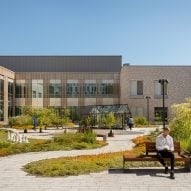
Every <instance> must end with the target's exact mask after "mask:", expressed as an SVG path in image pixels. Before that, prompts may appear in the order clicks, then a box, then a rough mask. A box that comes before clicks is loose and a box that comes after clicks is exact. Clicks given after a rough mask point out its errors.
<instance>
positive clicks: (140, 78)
mask: <svg viewBox="0 0 191 191" xmlns="http://www.w3.org/2000/svg"><path fill="white" fill-rule="evenodd" d="M159 79H168V82H169V83H168V84H166V85H165V91H164V93H165V110H166V115H168V117H169V116H170V115H171V113H170V107H171V105H172V104H174V103H181V102H183V101H184V99H185V98H187V97H191V85H190V81H191V66H133V65H129V64H124V65H123V66H122V57H121V56H0V121H1V122H4V123H7V121H8V118H9V117H11V116H16V115H20V113H21V108H22V106H24V105H32V106H35V107H54V108H56V109H58V110H59V109H61V108H65V107H69V108H70V109H71V110H72V112H73V113H82V112H83V110H84V109H85V108H86V107H89V106H95V105H118V104H128V106H129V108H130V110H131V113H132V114H133V116H145V117H147V116H148V112H149V117H150V120H151V121H155V120H156V119H157V118H158V117H160V116H161V115H162V93H163V92H162V88H161V84H160V83H159V82H158V81H159ZM146 96H149V97H150V99H149V108H148V107H147V106H148V105H147V100H146V99H145V97H146Z"/></svg>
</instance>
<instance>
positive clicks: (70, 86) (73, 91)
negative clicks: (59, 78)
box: [66, 83, 80, 97]
mask: <svg viewBox="0 0 191 191" xmlns="http://www.w3.org/2000/svg"><path fill="white" fill-rule="evenodd" d="M66 90H67V96H71V97H78V95H79V94H80V86H79V84H78V83H67V88H66Z"/></svg>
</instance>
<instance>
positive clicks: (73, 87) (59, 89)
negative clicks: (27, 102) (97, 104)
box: [15, 82, 119, 98]
mask: <svg viewBox="0 0 191 191" xmlns="http://www.w3.org/2000/svg"><path fill="white" fill-rule="evenodd" d="M31 89H32V95H31V97H32V98H43V97H49V98H61V97H65V96H66V97H79V96H84V97H94V96H97V95H100V96H111V97H113V96H117V95H118V94H119V85H118V84H108V83H107V84H104V83H102V84H93V83H87V84H79V83H68V84H65V85H63V86H62V85H61V83H50V84H43V83H42V82H40V83H32V87H31V88H30V85H26V84H18V83H17V84H16V89H15V94H16V98H27V97H30V91H31Z"/></svg>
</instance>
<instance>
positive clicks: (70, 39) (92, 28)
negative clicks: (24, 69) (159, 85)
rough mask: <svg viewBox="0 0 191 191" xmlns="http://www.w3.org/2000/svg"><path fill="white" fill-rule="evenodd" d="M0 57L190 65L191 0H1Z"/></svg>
mask: <svg viewBox="0 0 191 191" xmlns="http://www.w3.org/2000/svg"><path fill="white" fill-rule="evenodd" d="M0 55H122V56H123V63H127V62H128V63H131V64H139V65H141V64H144V65H150V64H151V65H155V64H156V65H159V64H160V65H191V0H0Z"/></svg>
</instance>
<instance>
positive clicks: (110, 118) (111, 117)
mask: <svg viewBox="0 0 191 191" xmlns="http://www.w3.org/2000/svg"><path fill="white" fill-rule="evenodd" d="M106 124H107V125H108V127H109V128H110V129H111V128H112V126H113V125H114V124H115V116H114V113H113V112H109V113H108V114H107V115H106Z"/></svg>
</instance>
